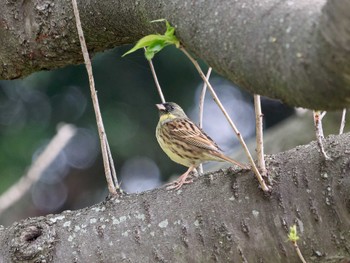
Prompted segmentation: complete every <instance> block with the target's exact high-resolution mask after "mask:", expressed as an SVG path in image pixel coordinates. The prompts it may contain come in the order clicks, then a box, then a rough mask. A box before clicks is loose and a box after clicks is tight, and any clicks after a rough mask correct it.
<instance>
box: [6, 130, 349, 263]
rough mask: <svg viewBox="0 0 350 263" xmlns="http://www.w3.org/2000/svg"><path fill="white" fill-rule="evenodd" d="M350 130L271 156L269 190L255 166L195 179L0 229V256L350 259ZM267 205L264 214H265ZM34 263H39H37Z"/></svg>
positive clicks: (129, 259)
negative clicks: (293, 240) (293, 234)
mask: <svg viewBox="0 0 350 263" xmlns="http://www.w3.org/2000/svg"><path fill="white" fill-rule="evenodd" d="M348 145H350V134H349V133H348V134H343V135H338V136H330V137H329V138H328V139H326V140H325V147H326V149H327V152H328V153H329V154H330V156H331V157H332V161H327V162H325V161H324V159H323V158H322V157H321V156H320V154H319V152H318V146H317V143H316V142H312V143H310V144H309V145H305V146H299V147H297V148H295V149H293V150H290V151H288V152H284V153H280V154H276V155H273V156H269V157H268V158H267V166H268V167H267V168H268V169H269V171H270V175H271V176H272V177H273V186H272V192H271V194H270V195H266V194H264V193H263V191H261V190H260V189H258V187H257V186H258V183H257V181H256V180H255V179H254V176H253V174H252V173H251V172H249V173H247V174H243V173H239V174H237V173H236V172H234V171H232V170H228V171H225V172H217V173H215V175H214V179H213V180H208V176H207V175H206V176H203V177H200V178H199V179H197V180H196V181H195V182H194V183H193V184H191V185H190V186H186V187H183V188H182V189H181V190H180V191H171V192H169V191H165V189H156V190H154V191H150V192H146V193H142V194H138V195H136V194H135V195H127V196H122V197H118V198H113V199H111V200H108V201H105V202H103V203H101V204H97V205H95V206H93V207H90V208H86V209H82V210H79V211H66V212H63V213H62V214H60V215H48V216H46V217H39V218H30V219H26V220H23V221H21V222H19V223H15V224H13V225H12V226H10V227H8V228H5V229H2V228H0V262H34V261H35V260H39V259H40V260H41V261H44V260H46V262H48V261H50V262H51V260H52V262H123V261H126V262H276V263H278V262H284V263H288V262H299V258H298V256H297V254H296V253H295V251H294V247H293V245H291V244H290V242H287V235H288V231H289V227H290V226H291V225H293V224H297V225H298V229H299V230H300V231H299V232H300V233H299V236H300V238H301V239H300V240H299V241H298V244H299V246H300V249H301V250H302V252H303V255H304V257H305V258H306V260H307V261H308V262H347V261H348V260H350V256H349V249H350V232H349V231H348V229H349V228H350V212H349V194H348V193H349V187H350V177H349V176H348V175H349V173H350V154H349V149H348ZM263 211H267V212H263ZM35 262H37V261H35Z"/></svg>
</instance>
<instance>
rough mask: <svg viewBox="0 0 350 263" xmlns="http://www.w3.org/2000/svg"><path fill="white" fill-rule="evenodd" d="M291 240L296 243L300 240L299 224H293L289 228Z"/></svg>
mask: <svg viewBox="0 0 350 263" xmlns="http://www.w3.org/2000/svg"><path fill="white" fill-rule="evenodd" d="M288 239H289V241H291V242H293V243H295V242H297V241H298V240H299V236H298V234H297V226H296V225H293V226H291V227H290V228H289V234H288Z"/></svg>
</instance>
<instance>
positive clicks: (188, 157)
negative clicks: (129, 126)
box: [156, 102, 249, 190]
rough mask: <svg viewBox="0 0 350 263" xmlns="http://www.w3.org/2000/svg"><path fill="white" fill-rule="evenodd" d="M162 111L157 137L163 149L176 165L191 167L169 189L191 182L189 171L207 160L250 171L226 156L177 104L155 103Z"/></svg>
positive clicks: (160, 111) (160, 112) (178, 187)
mask: <svg viewBox="0 0 350 263" xmlns="http://www.w3.org/2000/svg"><path fill="white" fill-rule="evenodd" d="M156 106H157V108H158V110H159V122H158V125H157V128H156V137H157V140H158V143H159V145H160V147H161V148H162V149H163V151H164V152H165V153H166V154H167V155H168V156H169V158H170V159H171V160H173V161H174V162H176V163H179V164H182V165H184V166H187V167H189V168H188V170H187V171H186V172H185V173H184V174H183V175H181V176H180V177H179V178H178V179H177V180H176V181H174V182H172V183H170V186H169V187H167V189H168V190H170V189H176V190H178V189H180V188H181V187H182V185H184V184H189V183H192V182H193V181H192V180H191V179H188V178H187V177H188V175H189V174H190V172H192V171H193V170H195V169H196V168H197V167H198V166H199V165H200V164H201V163H203V162H207V161H219V162H225V161H227V162H230V163H232V164H235V165H237V166H239V167H241V168H243V169H249V168H248V167H247V166H246V165H244V164H241V163H239V162H237V161H235V160H233V159H231V158H229V157H227V156H226V155H224V154H223V153H222V151H221V149H220V148H219V146H218V145H217V144H216V143H215V142H214V141H213V140H212V139H211V138H210V137H209V136H208V135H206V134H205V132H204V131H203V130H202V129H201V128H199V127H198V126H197V125H196V124H195V123H194V122H192V121H191V120H190V119H189V118H188V117H187V115H186V113H185V112H184V111H183V109H182V108H181V107H180V106H179V105H177V104H176V103H174V102H165V103H162V104H156Z"/></svg>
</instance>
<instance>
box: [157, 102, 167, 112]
mask: <svg viewBox="0 0 350 263" xmlns="http://www.w3.org/2000/svg"><path fill="white" fill-rule="evenodd" d="M156 106H157V108H158V110H161V111H165V110H166V109H165V106H164V105H163V104H156Z"/></svg>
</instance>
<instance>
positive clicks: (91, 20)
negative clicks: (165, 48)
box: [0, 0, 350, 110]
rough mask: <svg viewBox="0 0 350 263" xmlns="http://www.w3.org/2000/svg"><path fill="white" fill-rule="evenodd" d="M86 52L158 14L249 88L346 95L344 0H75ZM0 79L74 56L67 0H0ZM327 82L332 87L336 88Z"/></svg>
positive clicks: (325, 103) (326, 100)
mask: <svg viewBox="0 0 350 263" xmlns="http://www.w3.org/2000/svg"><path fill="white" fill-rule="evenodd" d="M79 7H80V11H81V16H82V24H83V29H84V31H85V33H86V39H87V42H88V46H89V48H90V51H92V52H97V51H101V50H105V49H107V48H111V47H115V46H119V45H122V44H126V43H132V42H134V41H136V40H137V39H138V38H140V37H142V36H144V35H146V34H149V33H151V32H154V31H156V27H157V29H158V30H160V28H159V25H156V24H150V23H148V22H149V21H151V20H153V19H158V18H167V19H168V20H169V21H170V22H171V23H172V24H173V25H175V26H176V27H177V35H178V37H179V38H180V40H181V42H182V43H183V44H184V45H185V46H186V48H187V49H188V50H190V51H192V52H193V53H194V54H196V55H197V56H198V57H200V58H201V59H203V60H204V61H205V62H207V63H208V64H209V65H210V66H212V67H213V68H214V69H215V70H216V71H217V72H219V73H220V74H222V75H224V76H226V77H227V78H229V79H231V80H232V81H233V82H234V83H236V84H238V85H239V86H240V87H242V88H246V89H248V90H249V91H251V92H252V93H255V94H261V95H265V96H268V97H271V98H277V99H281V100H282V101H284V102H287V103H288V104H290V105H294V106H302V107H306V108H312V109H318V110H321V109H322V110H330V109H343V108H346V107H348V105H349V103H350V77H349V76H350V60H349V59H348V58H349V56H350V47H349V42H350V31H349V30H348V25H349V24H350V15H349V14H350V1H349V0H344V1H332V0H328V1H326V2H325V1H323V0H314V1H287V2H286V1H273V0H263V1H261V0H259V1H234V2H232V1H229V0H225V1H220V3H219V4H218V3H217V2H215V1H194V2H191V3H189V2H188V1H184V0H178V1H164V0H155V1H145V0H141V1H139V0H138V1H125V0H119V1H118V0H110V1H106V0H105V1H88V2H86V1H80V5H79ZM0 10H1V11H2V17H1V19H0V78H1V79H12V78H18V77H23V76H25V75H28V74H30V73H31V72H34V71H38V70H42V69H52V68H57V67H62V66H64V65H69V64H76V63H81V62H82V59H81V55H80V49H79V44H78V43H79V41H78V39H77V34H76V31H75V30H76V29H75V25H74V19H73V12H72V10H71V5H70V1H69V0H64V1H53V0H47V1H44V2H43V1H39V0H33V1H5V0H1V1H0ZM335 91H336V92H335Z"/></svg>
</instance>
